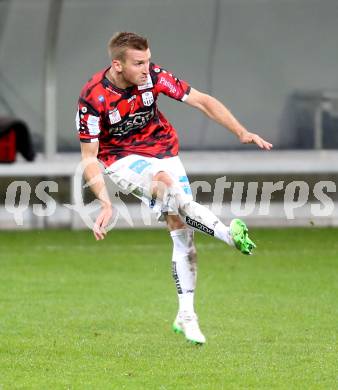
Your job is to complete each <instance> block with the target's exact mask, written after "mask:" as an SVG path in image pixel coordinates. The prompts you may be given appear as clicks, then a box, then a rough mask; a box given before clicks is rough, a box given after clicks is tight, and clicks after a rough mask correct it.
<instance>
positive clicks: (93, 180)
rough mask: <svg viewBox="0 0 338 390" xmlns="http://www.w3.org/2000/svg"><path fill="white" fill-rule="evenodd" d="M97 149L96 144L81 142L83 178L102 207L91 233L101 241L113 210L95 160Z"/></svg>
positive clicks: (97, 144)
mask: <svg viewBox="0 0 338 390" xmlns="http://www.w3.org/2000/svg"><path fill="white" fill-rule="evenodd" d="M98 148H99V143H98V142H93V143H83V142H81V154H82V164H83V168H84V173H85V177H86V180H87V183H88V184H89V186H90V188H91V190H92V191H93V193H94V194H95V196H96V198H97V199H98V200H99V201H100V202H101V207H102V209H101V212H100V214H99V216H98V217H97V219H96V221H95V224H94V227H93V233H94V236H95V238H96V240H103V239H104V238H105V236H106V234H107V232H106V229H105V228H106V226H107V225H108V223H109V221H110V219H111V217H112V214H113V210H112V204H111V201H110V199H109V195H108V191H107V188H106V184H105V182H104V178H103V176H102V173H101V169H100V166H99V162H98V160H97V158H96V157H97V153H98Z"/></svg>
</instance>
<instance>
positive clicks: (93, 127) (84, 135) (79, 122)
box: [75, 97, 101, 142]
mask: <svg viewBox="0 0 338 390" xmlns="http://www.w3.org/2000/svg"><path fill="white" fill-rule="evenodd" d="M75 122H76V128H77V131H78V134H79V138H80V141H81V142H97V141H98V140H99V134H100V133H101V117H100V112H99V110H98V109H97V108H95V107H93V105H91V104H90V103H89V102H88V101H86V100H85V99H83V98H81V97H80V98H79V102H78V108H77V113H76V119H75Z"/></svg>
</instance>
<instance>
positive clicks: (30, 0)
mask: <svg viewBox="0 0 338 390" xmlns="http://www.w3.org/2000/svg"><path fill="white" fill-rule="evenodd" d="M48 3H49V1H48V0H46V1H43V0H40V1H38V0H10V1H5V0H2V1H0V12H1V18H0V23H1V25H0V34H1V35H0V97H1V100H0V115H4V114H6V113H8V112H9V111H10V110H12V112H13V113H14V114H15V115H17V116H19V117H21V118H23V119H25V120H26V121H27V122H28V123H29V125H30V126H31V128H32V131H33V132H34V134H35V139H36V142H39V140H40V142H41V140H42V138H43V134H44V121H43V114H44V112H43V109H44V90H43V74H44V73H43V72H44V53H45V42H46V34H45V31H46V25H47V15H48ZM4 15H5V17H4ZM125 30H130V31H136V32H139V33H141V34H144V35H146V36H147V37H148V38H149V40H150V42H151V49H152V54H153V60H154V61H155V62H157V63H159V64H161V65H163V66H165V67H167V68H168V69H169V70H172V71H174V73H175V74H176V75H177V76H179V77H182V78H184V79H186V80H188V81H189V82H190V83H191V84H192V86H194V87H195V88H197V89H200V90H202V91H207V92H210V93H211V94H213V95H214V96H216V97H218V98H219V99H220V100H222V101H223V102H224V103H225V104H226V105H227V106H228V107H229V108H230V109H231V110H232V112H233V113H234V114H235V115H236V116H237V117H238V118H239V119H240V120H241V121H242V122H243V123H244V124H245V125H246V126H247V127H248V128H249V129H252V130H255V131H259V132H260V134H262V135H263V136H265V137H266V138H268V139H269V140H270V141H272V142H273V143H274V144H275V146H276V147H277V148H292V147H295V146H297V145H298V144H299V134H298V133H297V129H296V128H295V127H294V126H293V122H292V120H291V116H290V113H289V109H290V104H289V103H290V96H291V95H292V93H293V92H294V91H295V90H317V89H330V90H331V89H338V65H337V64H338V44H337V36H338V1H337V0H293V1H291V0H214V1H211V0H209V1H208V2H206V1H205V0H115V1H109V0H96V1H89V0H65V1H64V5H63V11H62V16H61V23H60V35H59V40H58V46H57V63H56V76H57V83H58V99H57V112H58V121H57V126H58V140H59V149H77V148H78V141H77V137H76V132H75V126H74V116H75V110H76V101H77V97H78V94H79V91H80V88H81V86H82V85H83V83H84V82H85V81H86V80H87V79H88V78H89V76H91V74H92V73H94V72H96V71H97V70H99V69H101V68H103V67H105V66H107V65H108V56H107V54H106V43H107V41H108V39H109V38H110V36H111V35H112V34H113V33H114V32H115V31H125ZM159 104H160V108H161V109H162V111H164V112H165V113H166V114H167V116H168V117H169V119H171V120H172V122H173V123H174V124H175V125H176V127H177V129H178V131H179V134H180V137H181V145H182V147H184V148H223V149H228V148H238V147H239V144H238V141H237V139H235V137H234V136H233V135H231V134H228V133H227V132H226V131H225V130H224V129H222V128H221V127H220V126H218V125H216V124H213V123H211V122H210V121H208V120H206V119H205V118H204V117H203V116H202V115H201V114H200V113H199V112H197V111H194V110H193V109H191V108H189V107H188V106H186V105H185V104H181V103H177V102H174V101H170V100H169V99H168V98H166V97H161V98H160V101H159Z"/></svg>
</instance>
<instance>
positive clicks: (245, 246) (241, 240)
mask: <svg viewBox="0 0 338 390" xmlns="http://www.w3.org/2000/svg"><path fill="white" fill-rule="evenodd" d="M230 234H231V237H232V239H233V241H234V244H235V247H236V248H237V249H238V250H239V251H241V252H242V253H244V254H245V255H252V250H253V249H254V248H256V245H255V243H254V242H253V241H251V240H250V238H249V236H248V228H247V227H246V224H245V223H244V222H243V221H242V220H241V219H238V218H236V219H233V220H232V221H231V222H230Z"/></svg>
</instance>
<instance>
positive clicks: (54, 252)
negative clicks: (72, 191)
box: [0, 229, 338, 390]
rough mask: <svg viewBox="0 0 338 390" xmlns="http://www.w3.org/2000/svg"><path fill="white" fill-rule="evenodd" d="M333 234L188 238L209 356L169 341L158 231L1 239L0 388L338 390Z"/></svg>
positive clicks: (166, 260) (163, 244)
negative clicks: (242, 244)
mask: <svg viewBox="0 0 338 390" xmlns="http://www.w3.org/2000/svg"><path fill="white" fill-rule="evenodd" d="M337 233H338V231H337V230H335V229H287V230H263V229H262V230H260V229H257V230H255V229H253V231H252V237H253V239H254V240H255V241H256V242H257V246H258V248H257V250H256V253H255V255H254V256H251V257H249V256H243V255H241V254H240V253H239V252H237V251H235V250H232V249H230V248H228V247H226V245H224V244H223V243H221V242H219V241H216V240H213V239H211V238H209V237H206V236H203V235H197V239H196V242H197V248H198V253H199V281H198V289H197V294H196V307H197V312H198V314H199V317H200V325H201V328H202V330H203V332H204V334H205V335H206V337H207V344H206V345H205V346H203V347H196V346H192V345H190V344H188V343H187V342H186V341H185V339H184V338H183V337H182V336H180V335H176V334H174V333H173V332H172V331H171V324H172V321H173V319H174V317H175V314H176V308H177V306H176V292H175V287H174V283H173V281H172V280H171V272H170V268H171V263H170V258H171V242H170V238H169V236H168V234H167V233H166V232H165V231H158V230H157V231H151V230H149V231H137V230H130V231H127V230H126V231H118V230H116V231H112V232H110V233H109V235H108V237H107V239H106V240H105V241H103V242H96V241H95V240H94V239H93V237H92V235H91V233H90V232H70V231H42V232H6V233H4V232H1V233H0V389H1V390H4V389H19V388H26V389H137V390H140V389H147V390H148V389H161V390H165V389H175V390H178V389H215V390H218V389H262V388H264V389H336V388H337V386H338V382H337V380H338V377H337V371H338V363H337V361H338V355H337V324H338V310H337V302H338V282H337V279H338V276H337V275H338V274H337V266H338V240H337Z"/></svg>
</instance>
